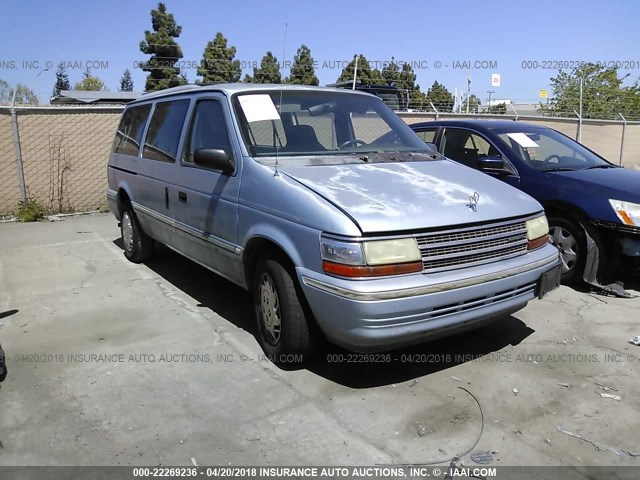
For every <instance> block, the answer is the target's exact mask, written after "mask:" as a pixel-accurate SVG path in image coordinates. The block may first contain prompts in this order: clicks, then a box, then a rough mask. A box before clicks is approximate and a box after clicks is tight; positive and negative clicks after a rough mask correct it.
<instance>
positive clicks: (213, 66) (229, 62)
mask: <svg viewBox="0 0 640 480" xmlns="http://www.w3.org/2000/svg"><path fill="white" fill-rule="evenodd" d="M235 56H236V47H227V39H226V38H225V37H224V35H222V33H220V32H218V33H216V36H215V38H214V39H213V40H211V41H210V42H209V43H207V46H206V47H205V49H204V53H203V54H202V60H201V61H200V66H199V67H198V75H200V76H201V77H202V83H233V82H237V81H238V80H240V76H241V75H242V67H241V66H240V60H234V58H235Z"/></svg>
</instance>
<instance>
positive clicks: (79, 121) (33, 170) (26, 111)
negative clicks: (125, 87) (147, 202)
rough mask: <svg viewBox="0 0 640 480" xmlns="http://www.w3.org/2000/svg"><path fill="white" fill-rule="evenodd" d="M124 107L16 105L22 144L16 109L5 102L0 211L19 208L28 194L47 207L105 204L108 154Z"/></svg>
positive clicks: (0, 131) (61, 209)
mask: <svg viewBox="0 0 640 480" xmlns="http://www.w3.org/2000/svg"><path fill="white" fill-rule="evenodd" d="M121 112H122V107H100V108H97V107H91V108H87V107H36V108H16V109H15V123H16V126H17V133H18V136H19V145H18V146H17V145H16V143H17V141H16V135H15V133H16V132H15V130H16V128H15V127H14V126H13V125H12V118H11V117H12V115H11V111H10V109H9V108H0V178H2V180H3V182H2V187H1V188H0V215H9V214H11V213H13V212H15V211H16V209H17V207H18V203H19V202H20V201H21V200H23V199H24V198H23V197H26V198H29V199H33V200H35V201H37V202H38V204H39V205H41V206H42V207H43V209H44V211H45V212H46V213H67V212H83V211H93V210H100V209H104V208H106V206H107V203H106V185H107V171H106V165H107V158H108V156H109V152H110V150H111V145H112V142H113V136H114V132H115V130H116V127H117V125H118V121H119V119H120V114H121ZM18 152H20V153H18ZM20 157H21V160H22V162H21V163H22V169H21V168H20V161H19V158H20ZM20 170H22V171H20ZM21 175H22V176H23V178H24V186H25V190H24V192H23V191H21V189H20V176H21Z"/></svg>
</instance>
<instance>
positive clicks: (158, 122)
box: [142, 100, 189, 162]
mask: <svg viewBox="0 0 640 480" xmlns="http://www.w3.org/2000/svg"><path fill="white" fill-rule="evenodd" d="M188 108H189V100H174V101H171V102H159V103H157V104H156V108H155V110H154V111H153V116H152V117H151V124H150V125H149V132H148V133H147V138H146V140H145V144H144V149H143V151H142V156H143V157H145V158H149V159H151V160H162V161H165V162H174V161H175V159H176V155H177V153H178V144H179V143H180V135H181V133H182V126H183V125H184V119H185V117H186V115H187V109H188Z"/></svg>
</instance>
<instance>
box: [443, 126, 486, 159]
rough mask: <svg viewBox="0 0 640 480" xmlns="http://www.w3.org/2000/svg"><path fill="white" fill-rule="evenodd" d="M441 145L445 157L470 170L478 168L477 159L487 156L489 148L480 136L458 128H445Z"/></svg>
mask: <svg viewBox="0 0 640 480" xmlns="http://www.w3.org/2000/svg"><path fill="white" fill-rule="evenodd" d="M442 144H443V145H444V148H443V152H442V153H443V154H444V156H445V157H448V158H450V159H451V160H455V161H456V162H459V163H462V164H463V165H467V166H468V167H472V168H477V167H478V157H481V156H486V155H488V154H489V149H490V147H491V146H490V145H489V142H487V141H486V140H485V139H484V138H482V137H481V136H479V135H476V134H475V133H472V132H470V131H469V130H463V129H460V128H447V129H446V130H445V132H444V136H443V139H442Z"/></svg>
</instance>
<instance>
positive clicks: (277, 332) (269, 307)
mask: <svg viewBox="0 0 640 480" xmlns="http://www.w3.org/2000/svg"><path fill="white" fill-rule="evenodd" d="M252 292H253V303H254V310H255V316H256V320H257V322H258V340H259V341H260V346H261V347H262V349H263V350H264V352H265V353H266V354H267V355H268V356H269V357H270V359H271V360H272V361H273V362H274V363H299V362H301V361H304V360H306V359H307V358H309V357H311V356H312V355H313V353H314V351H315V348H316V344H317V341H316V335H314V334H313V332H312V330H313V329H312V325H313V323H312V322H313V319H312V318H311V315H310V314H308V313H307V312H306V311H305V310H306V309H305V303H304V298H303V297H302V292H301V291H299V288H298V286H297V282H296V281H295V279H294V277H293V276H292V275H291V273H290V272H289V270H287V269H286V268H285V267H284V266H283V265H282V264H281V263H280V262H279V261H277V260H274V259H266V260H262V261H260V263H259V264H258V266H257V268H256V269H255V272H254V275H253V284H252Z"/></svg>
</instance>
